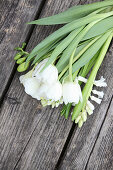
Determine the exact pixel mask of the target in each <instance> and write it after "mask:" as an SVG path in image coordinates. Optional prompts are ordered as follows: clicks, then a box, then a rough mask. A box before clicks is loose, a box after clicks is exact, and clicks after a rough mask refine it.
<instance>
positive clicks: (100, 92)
mask: <svg viewBox="0 0 113 170" xmlns="http://www.w3.org/2000/svg"><path fill="white" fill-rule="evenodd" d="M92 92H93V94H97V95H98V97H99V98H103V96H104V92H103V91H97V90H92Z"/></svg>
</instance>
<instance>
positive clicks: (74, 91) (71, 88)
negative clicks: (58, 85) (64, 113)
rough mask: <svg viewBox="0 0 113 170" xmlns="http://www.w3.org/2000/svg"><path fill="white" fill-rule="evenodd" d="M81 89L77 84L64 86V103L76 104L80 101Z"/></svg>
mask: <svg viewBox="0 0 113 170" xmlns="http://www.w3.org/2000/svg"><path fill="white" fill-rule="evenodd" d="M80 96H81V89H80V87H79V85H78V84H77V83H76V82H67V83H64V84H63V101H64V103H65V104H68V103H75V104H77V103H78V102H79V100H80Z"/></svg>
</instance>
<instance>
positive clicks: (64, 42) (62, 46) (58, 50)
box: [43, 27, 83, 69]
mask: <svg viewBox="0 0 113 170" xmlns="http://www.w3.org/2000/svg"><path fill="white" fill-rule="evenodd" d="M82 29H83V27H81V28H79V29H75V30H74V31H72V32H71V33H70V34H69V35H68V36H67V37H66V38H65V39H64V40H62V41H61V43H60V44H59V45H58V46H57V47H56V48H55V50H54V51H53V53H52V55H51V56H50V58H49V60H48V62H47V63H46V65H45V67H44V68H46V67H47V66H48V65H50V64H52V63H53V62H54V61H55V60H56V58H57V57H58V55H59V54H61V53H62V51H63V50H64V49H65V48H66V47H67V46H68V45H69V44H70V42H71V41H72V40H73V39H74V38H75V37H76V35H77V34H78V33H79V32H80V31H81V30H82ZM44 68H43V69H44Z"/></svg>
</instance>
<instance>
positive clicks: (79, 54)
mask: <svg viewBox="0 0 113 170" xmlns="http://www.w3.org/2000/svg"><path fill="white" fill-rule="evenodd" d="M99 38H100V36H98V37H96V38H95V39H93V40H92V41H91V42H90V43H89V44H88V45H86V46H85V47H84V48H83V49H82V50H81V51H80V52H79V53H78V55H76V56H75V57H74V59H73V63H74V62H75V61H76V60H78V59H79V58H80V57H81V56H82V54H83V53H84V52H85V51H86V50H87V49H88V48H89V47H90V46H91V45H92V44H94V43H95V42H96V41H97V40H98V39H99ZM68 68H69V65H67V66H66V67H65V68H64V69H63V70H62V72H61V73H60V75H59V80H60V79H61V77H62V76H63V75H64V73H65V72H66V71H67V70H68Z"/></svg>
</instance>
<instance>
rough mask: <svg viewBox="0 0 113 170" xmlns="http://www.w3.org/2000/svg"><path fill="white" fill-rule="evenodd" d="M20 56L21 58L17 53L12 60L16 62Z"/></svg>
mask: <svg viewBox="0 0 113 170" xmlns="http://www.w3.org/2000/svg"><path fill="white" fill-rule="evenodd" d="M21 56H22V54H21V53H17V54H16V55H15V57H14V60H18V59H19V58H20V57H21Z"/></svg>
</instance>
